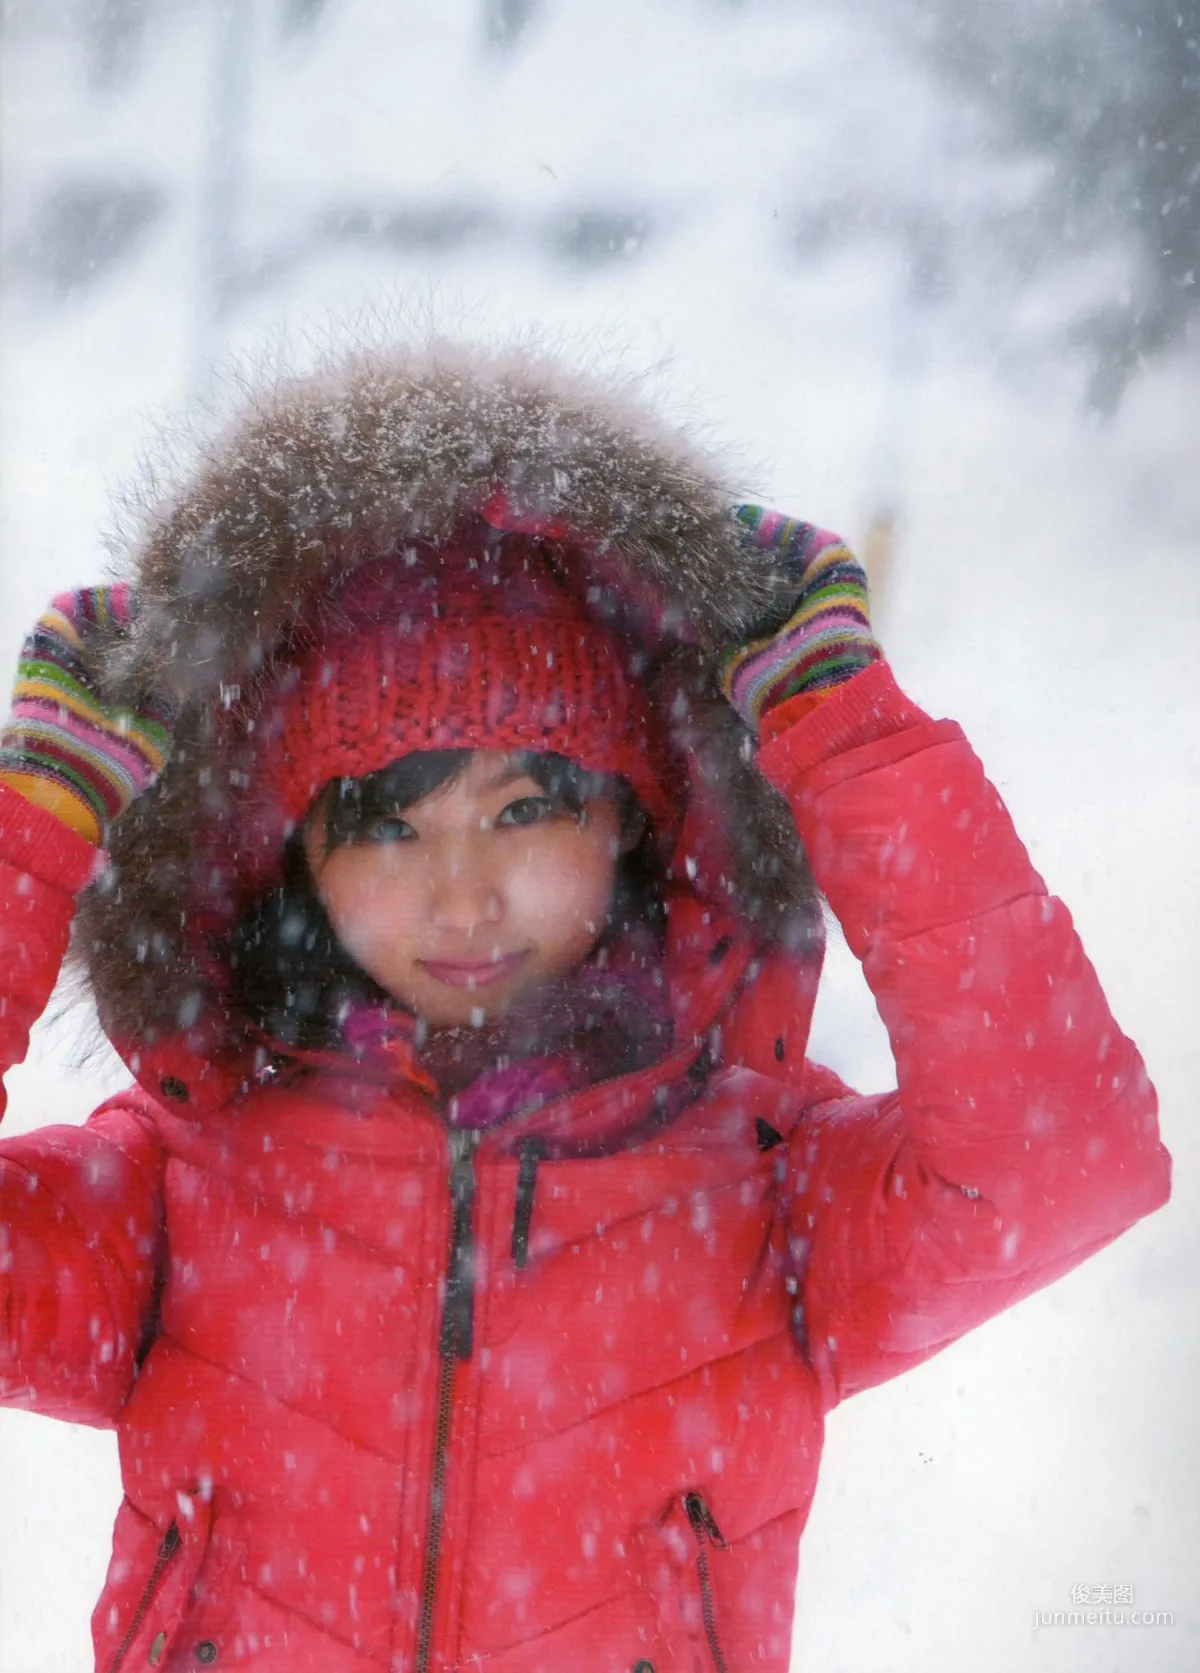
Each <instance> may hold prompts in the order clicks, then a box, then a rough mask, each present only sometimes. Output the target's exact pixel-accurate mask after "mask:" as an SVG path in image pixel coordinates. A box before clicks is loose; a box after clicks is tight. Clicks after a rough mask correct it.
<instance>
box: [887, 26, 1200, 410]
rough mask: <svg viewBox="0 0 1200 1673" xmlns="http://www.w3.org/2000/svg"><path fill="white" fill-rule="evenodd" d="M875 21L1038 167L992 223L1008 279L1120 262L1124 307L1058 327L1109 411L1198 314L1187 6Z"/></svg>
mask: <svg viewBox="0 0 1200 1673" xmlns="http://www.w3.org/2000/svg"><path fill="white" fill-rule="evenodd" d="M871 3H872V6H873V8H874V7H875V6H876V5H877V3H878V0H871ZM883 15H884V16H885V17H886V19H887V20H888V22H889V24H890V26H892V27H895V28H899V29H900V31H901V32H902V34H903V35H904V36H905V37H906V38H907V39H908V40H909V41H910V42H911V43H913V44H914V45H915V46H916V47H917V48H918V49H919V50H920V52H921V53H922V55H923V56H924V57H925V58H926V59H927V60H928V62H929V63H931V64H932V65H933V66H934V68H935V70H936V71H937V72H938V74H939V75H940V76H942V77H943V78H945V79H947V80H948V81H949V82H950V83H951V84H952V85H953V86H954V87H955V88H956V89H957V91H958V93H959V95H960V96H963V95H965V96H966V98H967V99H969V100H970V101H971V104H972V106H973V107H974V110H975V112H976V114H977V115H978V116H979V117H980V118H982V120H983V122H984V124H985V127H986V129H987V130H989V131H990V136H991V139H992V142H993V144H994V145H995V146H996V147H997V148H998V149H999V151H1000V152H1001V153H1002V154H1005V155H1007V156H1009V157H1013V156H1016V157H1020V156H1024V157H1027V158H1030V159H1040V160H1041V161H1042V163H1043V164H1044V165H1046V166H1044V167H1043V168H1042V169H1041V170H1040V171H1039V173H1038V175H1037V184H1036V185H1035V186H1034V187H1033V188H1032V190H1031V191H1030V193H1029V195H1028V196H1027V197H1026V199H1025V201H1024V202H1023V203H1021V204H1019V205H1017V206H1012V207H1010V208H1008V209H1007V210H1006V211H1005V212H1004V213H1003V214H1001V215H999V216H995V217H993V219H992V223H991V229H990V230H993V231H999V232H1000V233H1001V235H1002V237H1003V240H1004V242H1005V244H1006V245H1007V247H1008V248H1009V250H1010V252H1011V253H1012V254H1013V255H1014V256H1015V257H1016V258H1017V268H1018V271H1020V272H1022V273H1024V274H1025V275H1027V276H1028V277H1031V278H1032V277H1038V276H1041V275H1043V274H1045V273H1047V272H1048V271H1050V270H1051V269H1052V268H1054V267H1056V266H1061V264H1062V263H1063V261H1064V259H1066V260H1073V259H1079V258H1086V257H1089V256H1103V255H1105V254H1106V253H1109V252H1113V253H1117V254H1120V253H1123V254H1124V257H1125V262H1124V265H1125V269H1126V271H1127V273H1128V283H1127V287H1126V289H1125V293H1124V294H1122V295H1119V296H1117V297H1115V298H1113V299H1111V300H1109V301H1107V302H1105V303H1103V304H1101V305H1097V306H1093V307H1091V308H1087V309H1085V310H1084V312H1083V313H1082V314H1081V316H1080V317H1079V318H1078V320H1077V321H1076V323H1075V325H1074V327H1073V329H1072V335H1073V336H1074V337H1075V339H1076V340H1078V341H1080V342H1081V343H1082V344H1083V345H1084V346H1085V347H1086V349H1087V350H1088V352H1089V354H1090V355H1091V357H1092V362H1093V368H1094V372H1093V380H1092V396H1093V399H1094V400H1095V402H1096V403H1097V404H1098V405H1099V406H1101V407H1105V408H1111V407H1112V406H1115V404H1116V403H1117V401H1119V399H1120V397H1121V394H1122V392H1123V390H1124V388H1125V386H1126V384H1127V383H1128V381H1129V379H1130V377H1131V376H1132V375H1133V374H1134V372H1135V371H1136V369H1137V367H1138V365H1139V364H1140V363H1141V362H1142V361H1143V360H1145V359H1146V358H1147V357H1149V356H1152V355H1154V354H1157V353H1159V352H1160V351H1162V350H1164V349H1166V348H1168V347H1169V346H1171V345H1172V344H1175V343H1177V342H1179V341H1180V340H1181V339H1183V338H1184V337H1185V336H1186V334H1187V332H1188V330H1189V327H1190V325H1191V321H1192V318H1193V316H1194V314H1195V312H1196V309H1197V305H1198V303H1200V0H1054V3H1051V4H1047V3H1046V0H1008V4H1006V5H1003V6H997V5H995V4H994V0H906V3H905V4H904V5H903V6H901V7H897V6H896V5H895V0H889V3H888V5H887V6H886V9H885V10H884V12H883Z"/></svg>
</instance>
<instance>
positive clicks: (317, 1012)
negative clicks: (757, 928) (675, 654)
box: [220, 749, 664, 1048]
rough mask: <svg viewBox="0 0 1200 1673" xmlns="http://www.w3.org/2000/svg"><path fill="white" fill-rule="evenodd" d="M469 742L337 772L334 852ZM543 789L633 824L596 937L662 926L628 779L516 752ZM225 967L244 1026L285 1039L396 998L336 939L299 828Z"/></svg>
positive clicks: (417, 789) (337, 1027) (334, 1028)
mask: <svg viewBox="0 0 1200 1673" xmlns="http://www.w3.org/2000/svg"><path fill="white" fill-rule="evenodd" d="M473 753H474V752H473V751H472V750H469V749H444V750H427V751H418V752H414V753H413V754H410V755H406V756H404V757H402V759H401V760H399V761H395V762H393V763H392V764H391V765H390V766H387V767H383V768H381V770H380V771H379V772H377V773H371V774H369V775H368V776H367V777H365V778H340V779H335V780H334V781H333V783H332V784H331V785H329V786H328V787H327V789H326V790H325V792H324V795H323V806H324V811H325V823H326V842H327V845H328V847H329V850H330V852H332V851H333V849H335V848H338V847H340V846H342V844H344V843H347V842H352V841H353V840H354V838H355V836H356V834H357V833H358V832H359V831H361V830H362V829H363V828H364V827H365V826H367V825H369V824H371V823H372V822H373V821H374V820H377V819H379V818H381V817H383V816H385V815H388V814H396V813H402V812H403V811H404V809H405V808H407V807H412V806H413V805H414V803H416V802H419V801H420V800H421V799H422V798H423V797H425V796H428V795H431V794H432V792H433V791H434V790H437V789H439V788H441V787H442V786H443V785H447V786H448V785H451V784H453V783H454V782H455V781H456V780H457V779H458V778H460V777H461V776H462V774H463V772H465V770H466V767H467V763H468V761H469V760H470V759H471V756H472V754H473ZM514 760H515V761H517V762H519V764H520V765H521V767H522V768H524V770H525V771H526V772H527V773H528V775H529V777H530V778H532V779H533V780H534V782H535V783H536V784H537V785H538V786H539V788H540V789H541V790H542V791H543V792H544V793H545V794H546V795H547V796H550V797H552V798H553V799H554V800H555V801H558V802H561V803H562V805H563V806H565V807H567V808H569V809H570V810H571V811H572V812H574V813H582V812H583V810H584V808H585V807H586V805H587V803H588V802H589V801H593V800H595V799H597V798H599V797H601V796H607V797H611V798H613V799H614V800H615V801H616V803H617V806H618V808H619V810H620V813H621V822H622V827H623V829H624V830H625V831H626V832H627V833H628V834H629V835H631V836H632V835H633V833H634V832H635V831H637V830H639V829H640V831H641V836H640V840H638V841H637V843H636V844H635V845H634V846H633V847H632V848H631V849H630V850H629V851H628V852H626V853H624V854H622V855H621V857H620V860H619V861H618V864H617V873H616V882H615V886H614V890H613V901H612V907H611V909H610V912H609V925H608V928H607V930H606V931H605V935H604V937H602V939H608V938H611V937H612V936H613V935H615V934H618V933H619V932H620V931H621V929H623V928H624V927H625V926H626V925H628V924H631V923H641V924H646V925H649V926H650V927H652V928H653V929H654V930H655V931H656V932H657V933H658V934H660V935H661V933H662V926H663V922H664V910H663V904H662V868H661V865H660V863H659V860H658V856H657V853H656V851H655V847H654V842H653V836H652V833H651V831H650V826H649V821H648V820H647V819H646V818H645V816H644V815H643V814H642V811H641V808H640V807H639V804H638V802H637V799H636V798H635V796H634V794H633V791H632V790H631V788H630V786H629V784H628V782H627V781H626V780H625V779H624V778H621V777H619V776H617V775H615V774H601V773H591V772H588V771H586V770H585V769H584V768H582V767H580V766H578V765H577V764H576V763H575V762H574V761H570V760H568V759H567V757H566V756H563V755H555V754H552V753H544V754H536V753H533V752H528V753H522V754H520V755H518V756H515V757H514ZM220 951H221V956H222V957H223V959H224V961H225V962H226V963H227V964H228V966H229V969H230V972H231V978H232V979H231V984H230V998H231V1000H232V1002H233V1004H234V1006H235V1007H236V1009H237V1010H238V1011H239V1012H240V1013H241V1015H242V1016H243V1017H245V1018H247V1019H248V1020H249V1021H250V1022H252V1023H254V1024H255V1025H256V1026H257V1027H259V1028H261V1029H262V1030H263V1031H264V1032H265V1033H266V1034H267V1035H268V1036H269V1037H270V1038H271V1039H273V1040H277V1041H279V1042H280V1044H282V1045H290V1046H298V1047H308V1048H321V1047H329V1046H337V1045H338V1044H339V1043H340V1040H341V1030H342V1025H343V1023H344V1022H345V1020H346V1017H347V1014H348V1013H349V1012H350V1011H351V1010H352V1009H353V1008H354V1007H355V1006H356V1005H360V1004H365V1005H370V1006H380V1005H390V1004H394V1003H395V1001H394V1000H393V999H392V998H391V996H390V995H389V994H388V993H387V992H386V991H385V989H383V988H382V987H380V985H379V983H378V982H376V981H375V980H374V978H373V977H371V976H369V975H368V974H367V972H366V971H365V970H364V969H363V968H362V966H361V965H359V964H358V963H357V962H356V961H355V960H354V959H353V958H351V956H350V954H349V953H348V952H347V951H346V949H345V947H343V945H342V943H341V942H340V941H339V940H338V937H337V934H336V932H335V930H334V928H333V925H332V924H331V923H330V921H329V917H328V914H327V913H326V911H325V907H324V905H323V903H322V901H321V897H320V894H319V893H318V891H317V886H316V883H315V881H314V879H313V875H312V872H311V870H310V868H309V864H308V856H307V855H306V853H305V850H304V833H303V831H302V830H301V831H297V832H296V833H295V834H294V835H293V836H292V837H291V838H290V840H289V841H288V844H287V847H286V849H285V851H284V869H283V879H282V881H281V883H280V885H279V887H278V888H277V889H274V890H273V891H272V892H271V893H270V894H269V895H267V896H266V897H265V898H264V899H262V900H260V901H258V902H256V903H255V904H254V905H253V906H252V907H250V908H249V909H248V910H247V911H246V912H245V913H243V915H242V917H241V918H240V919H239V921H238V923H237V924H236V925H235V927H234V929H233V932H232V934H231V935H230V936H229V937H228V939H227V941H226V942H225V943H224V945H223V947H222V948H221V950H220Z"/></svg>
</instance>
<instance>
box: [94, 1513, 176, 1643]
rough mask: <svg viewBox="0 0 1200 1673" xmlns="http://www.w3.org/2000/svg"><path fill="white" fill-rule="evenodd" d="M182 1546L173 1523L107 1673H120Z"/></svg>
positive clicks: (164, 1538)
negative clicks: (156, 1594)
mask: <svg viewBox="0 0 1200 1673" xmlns="http://www.w3.org/2000/svg"><path fill="white" fill-rule="evenodd" d="M182 1544H183V1540H182V1538H181V1537H180V1533H179V1524H178V1523H177V1522H174V1521H173V1522H172V1523H171V1525H170V1527H169V1528H168V1529H167V1531H166V1533H165V1534H164V1535H163V1537H162V1542H161V1544H160V1545H159V1547H158V1556H157V1557H156V1558H155V1560H154V1567H153V1568H152V1569H151V1571H150V1578H149V1579H148V1580H147V1582H146V1584H145V1586H144V1587H143V1589H142V1595H141V1597H140V1598H139V1599H138V1606H137V1608H136V1609H135V1610H134V1612H133V1619H132V1620H131V1621H130V1623H129V1626H128V1628H127V1629H126V1633H125V1636H124V1638H122V1640H121V1642H120V1643H119V1644H118V1645H117V1653H116V1655H115V1656H114V1657H113V1659H112V1661H111V1662H110V1663H109V1668H108V1673H120V1668H121V1666H122V1664H123V1663H124V1660H125V1657H126V1656H127V1655H128V1654H129V1646H130V1645H131V1644H132V1643H133V1641H134V1639H135V1638H136V1637H137V1635H138V1633H139V1632H140V1631H141V1627H142V1622H143V1621H144V1620H145V1619H146V1616H147V1615H148V1614H149V1613H150V1605H151V1604H152V1603H153V1602H154V1596H155V1593H156V1592H157V1591H158V1588H159V1587H160V1586H161V1585H162V1582H163V1576H164V1575H165V1574H166V1572H167V1570H168V1569H169V1568H170V1566H171V1564H172V1562H173V1561H174V1560H175V1556H176V1554H177V1552H178V1551H179V1548H180V1546H181V1545H182Z"/></svg>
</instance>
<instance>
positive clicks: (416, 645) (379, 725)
mask: <svg viewBox="0 0 1200 1673" xmlns="http://www.w3.org/2000/svg"><path fill="white" fill-rule="evenodd" d="M629 660H630V658H629V650H628V648H627V647H625V646H624V645H623V644H622V643H621V642H620V641H619V640H618V639H617V638H616V637H615V635H614V634H612V633H611V632H610V631H609V630H608V629H607V628H606V627H605V626H604V624H603V623H602V622H599V621H597V620H596V619H595V618H594V617H593V616H592V615H591V614H590V613H589V612H588V611H587V609H586V608H585V607H584V605H583V604H582V603H581V602H580V601H579V600H578V599H576V597H575V596H574V595H573V594H572V593H571V592H569V591H568V590H567V588H566V587H565V586H564V585H563V584H562V581H561V580H560V578H559V577H558V575H557V574H556V573H555V571H554V570H553V569H552V567H551V565H550V562H549V560H548V558H547V557H546V555H545V553H544V550H542V549H541V548H540V547H539V546H538V544H537V543H536V542H535V541H533V540H529V539H526V538H524V537H522V536H520V535H511V534H510V535H499V534H497V533H496V532H494V531H492V530H487V531H484V532H481V533H480V534H479V535H478V536H469V537H464V538H463V539H461V540H459V541H457V542H455V543H454V544H452V545H450V546H448V547H442V548H436V549H435V548H432V547H429V546H426V545H422V544H418V543H408V544H406V545H404V546H403V547H401V548H399V549H398V550H397V551H396V552H395V553H394V554H393V555H391V556H389V557H387V558H383V559H374V560H369V561H368V562H367V563H365V564H363V565H361V566H360V567H359V568H357V569H355V570H354V571H353V572H352V573H351V574H350V576H349V577H348V579H347V580H346V582H345V583H344V585H343V587H342V589H341V591H340V593H339V594H338V595H337V596H336V598H335V599H334V600H333V601H332V603H331V604H330V605H328V606H327V607H326V609H325V610H324V612H323V621H322V624H321V626H320V628H319V629H318V637H317V640H316V643H315V644H314V645H313V646H312V647H311V648H310V649H309V650H308V651H307V652H306V653H305V654H304V656H303V657H302V658H301V660H300V661H299V662H298V663H297V664H296V665H295V667H294V668H293V669H292V670H290V672H289V679H288V682H287V683H288V687H289V689H287V691H286V693H285V695H284V697H283V702H282V707H281V710H280V712H279V714H278V730H277V731H276V730H275V728H274V727H271V728H269V730H270V731H272V732H274V734H275V735H274V738H273V740H272V743H271V747H270V749H269V752H268V753H269V759H270V764H271V770H270V772H269V775H268V776H269V777H271V778H273V779H274V780H275V783H274V785H273V786H271V787H270V791H273V797H272V799H273V800H275V803H276V807H277V809H278V810H279V811H280V812H282V813H283V815H284V816H285V818H286V819H287V820H288V821H289V822H290V823H292V824H295V823H298V822H299V821H301V820H302V819H303V818H304V817H305V815H306V814H307V812H308V810H309V808H310V807H311V806H312V803H313V801H314V799H315V797H316V796H317V795H318V794H319V792H320V791H321V790H322V788H323V787H324V786H325V785H326V784H328V783H329V782H330V780H332V779H336V778H363V777H365V776H366V775H367V774H369V773H374V772H378V771H379V769H380V768H382V767H386V766H388V765H389V764H390V763H391V762H393V761H396V760H399V758H400V757H401V756H403V755H407V754H409V753H410V752H412V751H414V750H440V749H495V750H533V751H537V752H539V753H543V752H550V751H553V752H555V753H557V754H559V755H564V756H567V757H569V758H570V759H571V760H572V761H575V762H577V763H578V764H579V765H580V766H581V767H584V768H585V769H587V770H588V771H591V772H598V773H619V774H621V775H622V776H623V777H624V778H625V779H627V780H628V781H629V784H630V785H631V786H632V788H633V791H634V794H635V795H636V796H637V799H638V801H639V802H640V804H641V806H642V807H643V808H644V809H645V811H646V812H647V813H648V814H649V815H650V817H651V819H652V820H653V821H654V823H655V826H656V827H657V828H659V829H660V830H663V831H665V830H667V829H669V828H670V827H671V826H672V825H673V824H674V822H675V819H676V817H677V810H678V802H677V801H676V799H675V798H674V797H673V796H672V793H671V792H672V785H673V783H674V781H675V776H676V775H675V773H674V771H673V769H672V763H671V757H670V752H669V747H668V744H667V739H666V728H665V726H664V725H663V723H662V721H661V718H660V717H659V716H658V715H657V714H655V713H654V712H653V710H652V706H651V703H650V700H649V697H648V694H647V693H646V691H645V689H644V687H643V685H642V683H641V682H640V681H639V680H638V679H637V678H636V676H635V675H634V674H633V672H632V671H631V669H630V666H629ZM270 791H269V793H270Z"/></svg>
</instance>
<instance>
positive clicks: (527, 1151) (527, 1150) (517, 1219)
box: [512, 1139, 546, 1272]
mask: <svg viewBox="0 0 1200 1673" xmlns="http://www.w3.org/2000/svg"><path fill="white" fill-rule="evenodd" d="M545 1154H546V1147H545V1145H544V1144H543V1143H542V1141H541V1139H526V1140H525V1142H524V1144H522V1146H521V1151H520V1155H521V1165H520V1167H519V1168H518V1170H517V1202H516V1207H515V1208H514V1209H513V1233H512V1258H513V1264H514V1265H515V1266H516V1268H517V1270H518V1271H520V1272H523V1271H524V1270H525V1267H526V1265H527V1263H528V1261H529V1227H530V1224H531V1222H532V1220H533V1193H534V1191H535V1190H536V1189H537V1169H538V1163H539V1162H540V1161H541V1159H542V1157H543V1156H544V1155H545Z"/></svg>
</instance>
